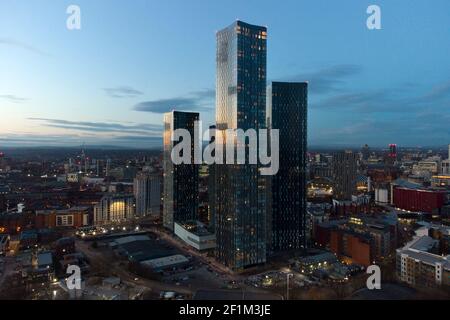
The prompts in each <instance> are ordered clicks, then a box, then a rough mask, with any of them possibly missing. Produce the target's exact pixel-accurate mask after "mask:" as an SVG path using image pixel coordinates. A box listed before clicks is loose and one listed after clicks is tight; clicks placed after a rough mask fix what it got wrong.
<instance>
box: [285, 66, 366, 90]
mask: <svg viewBox="0 0 450 320" xmlns="http://www.w3.org/2000/svg"><path fill="white" fill-rule="evenodd" d="M361 72H362V67H361V66H359V65H355V64H339V65H335V66H331V67H328V68H324V69H321V70H318V71H316V72H311V73H299V74H296V75H291V76H285V77H281V80H282V81H294V82H295V81H299V82H300V81H301V82H303V81H307V82H308V83H309V85H308V90H309V91H310V92H311V93H313V94H325V93H331V92H336V91H339V89H340V88H341V87H342V85H343V84H345V79H347V78H349V77H352V76H355V75H358V74H360V73H361Z"/></svg>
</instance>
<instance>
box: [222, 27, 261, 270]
mask: <svg viewBox="0 0 450 320" xmlns="http://www.w3.org/2000/svg"><path fill="white" fill-rule="evenodd" d="M216 59H217V79H216V126H217V130H219V131H222V130H226V129H238V128H239V129H243V130H247V129H250V128H252V129H256V130H257V129H261V128H266V110H265V109H266V85H267V83H266V59H267V29H266V28H265V27H261V26H255V25H250V24H247V23H244V22H242V21H236V22H235V23H233V24H232V25H231V26H229V27H227V28H225V29H223V30H221V31H219V32H218V33H217V56H216ZM222 132H223V131H222ZM231 139H232V140H233V141H225V134H222V135H219V136H216V143H217V144H219V143H225V142H226V143H233V144H234V145H235V146H236V142H237V140H236V136H234V137H233V138H231ZM246 146H247V147H248V143H247V142H246ZM224 150H225V148H224ZM246 163H247V164H245V165H231V164H223V165H217V166H216V172H215V176H216V186H215V189H216V190H215V217H216V237H217V250H216V258H217V259H218V260H219V261H220V262H221V263H223V264H224V265H226V266H228V267H229V268H231V269H233V270H242V269H244V268H247V267H250V266H253V265H257V264H261V263H265V262H266V232H267V228H266V222H267V221H266V220H267V199H266V198H267V195H266V180H267V178H266V177H264V176H261V175H260V173H259V169H260V166H259V165H258V164H252V165H250V164H248V152H247V162H246Z"/></svg>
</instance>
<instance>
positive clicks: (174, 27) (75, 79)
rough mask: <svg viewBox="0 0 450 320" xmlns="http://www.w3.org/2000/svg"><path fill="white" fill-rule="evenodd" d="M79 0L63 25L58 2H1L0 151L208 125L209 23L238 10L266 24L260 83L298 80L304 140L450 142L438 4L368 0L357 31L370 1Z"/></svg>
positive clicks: (116, 142)
mask: <svg viewBox="0 0 450 320" xmlns="http://www.w3.org/2000/svg"><path fill="white" fill-rule="evenodd" d="M259 3H260V2H258V4H259ZM77 4H78V5H79V6H80V8H81V21H82V28H81V30H74V31H69V30H67V29H66V26H65V23H66V19H67V17H68V15H67V14H66V8H67V6H68V5H69V4H68V3H59V4H55V5H50V4H49V3H45V2H44V3H42V2H37V1H33V2H30V3H27V4H26V5H25V4H23V3H17V2H11V1H4V2H2V3H1V4H0V9H1V10H0V12H1V13H0V21H1V25H0V26H1V28H0V30H2V31H1V32H0V48H1V50H0V68H2V70H5V72H2V74H1V75H0V88H2V89H1V91H0V106H1V107H2V111H4V110H6V111H7V112H4V114H3V116H2V118H1V119H0V127H1V129H0V134H1V138H0V146H1V147H4V146H42V145H57V146H79V145H82V144H83V143H86V144H87V145H112V146H128V147H142V148H153V147H162V139H161V133H162V130H163V128H162V125H161V124H162V114H163V113H164V112H167V111H170V110H172V109H175V110H182V111H194V112H199V113H200V117H201V119H202V120H203V121H204V122H205V124H206V125H208V124H212V123H213V119H214V117H215V114H214V110H215V90H214V87H215V83H214V82H215V81H214V74H215V67H214V64H215V41H214V37H215V34H214V32H215V31H217V30H218V29H220V28H221V27H222V26H223V25H227V24H229V21H233V20H235V19H237V18H239V19H242V20H244V21H248V22H249V23H254V24H262V25H267V26H268V29H269V33H268V46H269V52H270V54H269V56H268V59H267V63H268V65H267V82H268V83H269V82H270V81H308V82H309V87H310V91H311V94H310V100H311V101H310V104H309V105H310V119H309V120H310V123H309V128H310V130H309V132H308V137H309V138H310V139H309V141H308V144H309V145H312V146H321V145H327V146H336V147H340V146H362V145H364V144H365V143H368V144H369V145H370V146H375V147H377V146H387V145H388V144H389V143H397V144H399V145H400V146H437V145H441V144H444V141H448V140H449V139H450V133H449V132H448V130H447V129H446V128H447V123H448V120H449V119H450V114H449V111H448V108H447V110H446V109H445V106H446V105H448V103H449V101H450V82H449V79H448V74H449V71H450V62H449V61H448V58H447V55H446V52H448V51H449V50H448V49H450V47H449V46H450V44H449V43H448V41H445V39H448V35H449V34H448V33H449V32H450V31H449V30H448V28H445V26H446V23H447V21H448V19H447V15H446V12H448V6H449V5H448V3H447V2H445V1H436V2H435V4H434V6H433V7H431V6H426V4H417V3H415V4H410V3H406V2H398V3H395V4H393V3H389V2H387V1H377V4H378V5H379V6H380V7H381V10H382V29H381V30H368V29H367V27H366V25H365V22H366V19H367V17H368V15H367V14H366V8H367V6H368V4H369V3H361V2H359V1H349V2H347V3H336V4H333V3H332V4H330V3H326V4H325V2H318V3H316V4H312V3H307V2H303V1H301V2H298V1H286V2H284V3H283V5H276V4H274V3H273V2H269V1H265V2H263V3H262V5H261V6H260V7H261V8H255V6H254V4H252V3H251V2H248V3H244V4H241V5H240V6H230V8H228V7H227V6H225V5H224V4H220V3H204V2H201V1H191V2H189V4H185V3H183V2H179V1H170V2H165V3H158V2H156V1H155V2H153V1H136V2H135V3H134V4H133V6H125V5H124V3H120V2H108V3H106V2H102V1H96V2H95V3H92V2H87V1H78V3H77ZM405 4H407V5H405ZM267 9H270V10H267ZM188 10H189V12H190V13H191V15H185V14H183V13H184V12H187V11H188ZM209 12H218V14H217V15H213V17H210V16H209ZM131 17H133V19H131ZM123 21H125V22H126V23H123ZM119 22H120V23H119ZM180 30H182V32H181V31H180ZM147 39H148V40H147ZM344 43H345V45H343V44H344ZM106 53H107V54H106ZM437 66H438V67H437ZM87 80H89V81H87Z"/></svg>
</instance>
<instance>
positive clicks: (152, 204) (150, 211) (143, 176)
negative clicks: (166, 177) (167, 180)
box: [133, 172, 162, 217]
mask: <svg viewBox="0 0 450 320" xmlns="http://www.w3.org/2000/svg"><path fill="white" fill-rule="evenodd" d="M161 178H162V177H161V175H160V174H158V173H149V172H141V173H139V174H138V175H137V176H136V178H134V188H133V190H134V196H135V198H136V215H137V216H140V217H143V216H147V215H152V216H159V214H160V207H161Z"/></svg>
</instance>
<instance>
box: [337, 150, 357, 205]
mask: <svg viewBox="0 0 450 320" xmlns="http://www.w3.org/2000/svg"><path fill="white" fill-rule="evenodd" d="M357 164H358V163H357V156H356V153H353V152H352V151H343V152H337V153H335V154H334V155H333V180H334V184H335V190H334V197H335V198H336V199H337V200H350V199H351V198H352V195H353V193H354V192H355V191H356V178H357V173H358V168H357Z"/></svg>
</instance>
